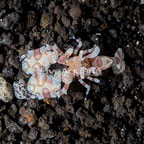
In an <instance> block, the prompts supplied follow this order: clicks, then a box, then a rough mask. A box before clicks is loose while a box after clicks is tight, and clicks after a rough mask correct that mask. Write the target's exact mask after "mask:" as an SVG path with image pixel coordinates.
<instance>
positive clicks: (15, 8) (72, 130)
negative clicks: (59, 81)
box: [0, 0, 144, 144]
mask: <svg viewBox="0 0 144 144" xmlns="http://www.w3.org/2000/svg"><path fill="white" fill-rule="evenodd" d="M143 13H144V5H142V4H141V2H140V1H139V0H53V1H48V0H36V1H35V2H33V1H32V0H25V1H22V0H1V1H0V76H1V77H4V78H5V79H6V80H7V81H8V82H9V83H10V84H11V85H12V84H13V82H14V81H16V80H19V79H21V78H22V79H24V80H25V81H27V80H28V78H29V76H28V75H26V74H25V73H24V72H23V71H22V68H21V64H20V62H19V55H21V54H22V53H25V52H27V51H28V50H30V49H35V48H38V47H40V46H43V45H44V44H46V43H48V44H53V43H56V44H57V45H58V46H59V48H60V49H61V50H62V51H63V52H65V51H66V49H67V48H68V46H70V45H72V46H76V42H74V41H72V40H70V37H72V36H73V35H75V36H76V37H78V38H81V40H82V42H83V47H82V49H89V48H91V47H92V46H93V45H94V40H95V38H96V37H98V38H99V45H100V48H101V53H100V54H101V55H107V56H114V53H115V52H116V50H117V48H119V47H120V48H122V49H123V51H124V54H125V62H126V70H125V72H124V73H123V74H121V75H117V76H116V75H114V74H113V72H112V69H108V70H106V71H104V72H103V75H102V76H101V77H100V80H101V82H100V84H95V83H93V82H90V81H88V80H85V81H86V82H87V83H88V84H89V85H90V86H91V91H90V94H89V97H88V100H87V101H84V95H85V91H86V89H85V88H84V87H83V86H82V85H81V84H80V83H79V82H78V81H77V79H74V80H73V82H72V84H71V85H70V88H69V90H68V95H67V96H66V95H65V96H63V97H62V98H60V99H52V100H50V104H46V103H45V102H43V101H38V100H28V101H26V100H18V99H16V98H15V97H14V98H13V100H12V101H11V102H9V103H4V102H2V101H0V144H5V143H6V144H16V143H21V144H143V143H144V95H143V92H144V63H143V52H144V17H143ZM58 67H60V68H61V66H58ZM55 68H57V66H55ZM23 106H24V107H26V108H30V109H31V110H32V111H34V112H35V115H36V117H35V122H34V124H33V125H32V126H29V125H28V124H24V123H22V122H21V121H20V120H19V117H20V113H19V110H20V108H21V107H23Z"/></svg>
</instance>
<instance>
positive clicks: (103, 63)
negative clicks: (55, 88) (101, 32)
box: [58, 37, 125, 99]
mask: <svg viewBox="0 0 144 144" xmlns="http://www.w3.org/2000/svg"><path fill="white" fill-rule="evenodd" d="M73 38H74V39H75V40H76V41H77V42H78V46H77V48H76V49H75V51H74V49H73V48H70V49H68V50H67V51H66V53H65V54H63V55H61V56H60V58H59V59H58V63H59V64H63V65H66V66H68V69H67V70H66V71H64V72H62V81H63V82H64V83H65V84H67V85H68V86H69V84H70V83H71V82H72V80H73V78H74V77H75V76H76V77H77V78H78V81H79V82H80V83H81V84H82V85H83V86H84V87H85V88H86V89H87V91H86V96H85V99H87V96H88V94H89V91H90V86H89V85H88V84H86V83H85V82H84V81H83V79H85V78H86V79H89V80H90V81H93V82H95V83H100V80H99V79H98V78H96V77H98V76H100V75H102V71H103V70H106V69H108V68H110V67H112V69H113V71H114V73H115V74H119V73H122V72H123V71H124V70H125V62H124V60H123V59H124V54H123V51H122V49H121V48H118V50H117V51H116V53H115V56H114V57H108V56H98V54H99V53H100V48H99V46H98V45H97V44H98V39H96V42H95V43H96V44H95V45H94V46H93V48H92V49H89V50H80V48H81V46H82V42H81V41H80V40H78V39H76V38H75V37H73ZM79 50H80V52H79V55H78V56H77V53H78V51H79ZM73 53H74V56H72V54H73ZM86 54H88V55H86ZM71 56H72V57H71ZM68 86H67V88H68ZM67 90H68V89H67Z"/></svg>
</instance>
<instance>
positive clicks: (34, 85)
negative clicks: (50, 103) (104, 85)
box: [20, 37, 125, 99]
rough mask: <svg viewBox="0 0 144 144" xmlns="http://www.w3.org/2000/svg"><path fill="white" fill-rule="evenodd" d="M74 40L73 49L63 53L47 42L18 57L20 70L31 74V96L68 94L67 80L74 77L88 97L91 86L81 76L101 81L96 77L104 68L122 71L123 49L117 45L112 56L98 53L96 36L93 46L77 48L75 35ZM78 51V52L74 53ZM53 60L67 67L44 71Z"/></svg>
mask: <svg viewBox="0 0 144 144" xmlns="http://www.w3.org/2000/svg"><path fill="white" fill-rule="evenodd" d="M73 39H74V40H76V42H77V43H78V46H77V47H76V49H75V50H74V48H69V49H68V50H67V51H66V52H65V53H63V52H62V51H61V50H60V49H59V48H58V47H57V46H56V45H54V46H50V45H46V46H44V47H41V48H39V49H36V50H31V51H28V53H27V54H24V55H22V56H21V59H20V60H21V62H22V69H23V70H24V71H25V72H26V73H27V74H31V75H32V76H31V77H30V79H29V81H28V83H27V90H28V95H29V97H30V98H33V99H35V98H38V99H47V98H55V97H60V96H62V95H63V94H67V90H68V88H69V85H70V83H71V82H72V80H73V78H74V77H77V78H78V81H79V82H80V83H81V84H82V85H83V86H84V87H86V89H87V91H86V96H85V99H87V96H88V94H89V91H90V86H89V85H88V84H86V83H85V82H84V81H83V80H84V79H89V80H90V81H93V82H96V83H100V80H99V79H98V78H97V77H98V76H100V75H102V71H103V70H106V69H108V68H110V67H112V69H113V71H114V73H116V74H119V73H122V72H123V71H124V70H125V62H124V60H123V59H124V54H123V51H122V49H120V48H119V49H118V50H117V52H116V53H115V56H114V57H108V56H98V54H99V53H100V48H99V46H98V39H96V42H95V45H94V46H93V48H91V49H88V50H80V48H81V46H82V42H81V41H80V40H79V39H76V38H75V37H73ZM79 50H80V52H79ZM78 52H79V55H77V54H78ZM54 63H59V64H63V65H66V66H68V68H67V69H66V70H63V71H62V72H61V71H56V72H55V73H54V75H52V74H50V75H48V74H46V71H47V70H48V68H49V67H50V65H51V64H54ZM62 82H63V83H64V86H63V88H61V83H62Z"/></svg>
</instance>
